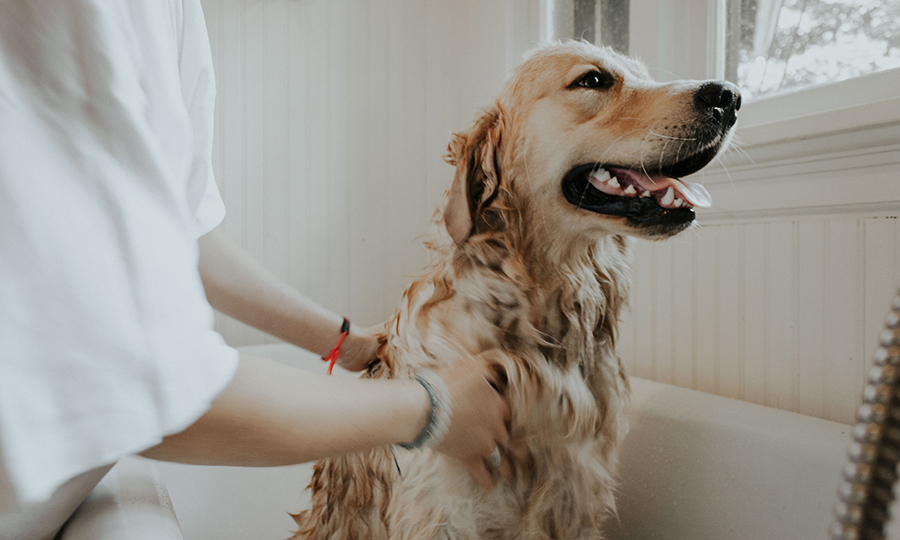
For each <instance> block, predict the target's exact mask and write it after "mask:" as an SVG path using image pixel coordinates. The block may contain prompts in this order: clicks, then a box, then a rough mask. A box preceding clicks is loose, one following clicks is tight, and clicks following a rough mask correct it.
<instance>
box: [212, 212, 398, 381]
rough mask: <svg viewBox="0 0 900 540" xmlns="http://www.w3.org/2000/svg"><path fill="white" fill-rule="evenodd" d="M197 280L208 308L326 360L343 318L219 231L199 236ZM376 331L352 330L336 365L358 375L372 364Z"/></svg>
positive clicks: (336, 339)
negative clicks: (198, 278) (263, 265)
mask: <svg viewBox="0 0 900 540" xmlns="http://www.w3.org/2000/svg"><path fill="white" fill-rule="evenodd" d="M199 245H200V276H201V278H202V279H203V287H204V288H205V289H206V296H207V299H208V300H209V303H210V305H212V306H213V307H214V308H215V309H217V310H219V311H221V312H222V313H225V314H226V315H229V316H231V317H234V318H235V319H237V320H239V321H241V322H244V323H247V324H249V325H250V326H253V327H254V328H257V329H259V330H262V331H264V332H266V333H268V334H271V335H273V336H275V337H278V338H280V339H282V340H284V341H286V342H288V343H291V344H294V345H297V346H298V347H301V348H303V349H306V350H308V351H311V352H313V353H316V354H318V355H319V356H325V355H327V354H328V353H329V352H330V351H331V349H332V348H333V347H334V346H335V345H336V344H337V342H338V339H339V338H340V329H341V322H342V320H343V317H341V316H340V315H337V314H335V313H333V312H331V311H329V310H327V309H325V308H323V307H322V306H320V305H319V304H317V303H315V302H314V301H312V300H311V299H310V298H308V297H306V296H304V295H303V294H301V293H300V292H299V291H297V290H296V289H294V288H292V287H290V286H289V285H288V284H286V283H284V282H283V281H282V280H280V279H278V278H277V277H276V276H275V275H273V274H272V273H271V272H269V271H268V270H266V269H265V268H263V267H262V265H260V264H258V263H257V262H256V261H254V260H253V259H252V258H251V257H250V256H249V255H248V254H247V253H245V252H244V251H242V250H240V249H238V248H237V247H235V246H234V245H232V244H231V243H230V242H229V241H228V239H227V238H225V235H224V234H222V232H220V231H218V230H213V231H212V232H210V233H207V234H206V235H204V236H202V237H201V238H200V240H199ZM379 329H380V327H379V326H372V327H358V326H355V325H354V326H351V328H350V333H349V334H348V335H347V338H346V339H345V340H344V342H343V344H342V345H341V354H340V356H339V357H338V364H339V365H340V366H341V367H344V368H346V369H349V370H351V371H360V370H362V369H364V368H365V367H366V365H368V364H369V362H371V361H372V360H373V359H374V358H375V349H376V348H377V346H378V343H377V339H376V334H377V332H378V331H379Z"/></svg>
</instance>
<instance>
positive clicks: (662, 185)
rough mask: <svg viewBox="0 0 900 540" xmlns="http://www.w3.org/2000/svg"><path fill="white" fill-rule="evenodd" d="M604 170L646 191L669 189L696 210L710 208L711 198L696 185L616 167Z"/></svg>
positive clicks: (701, 187)
mask: <svg viewBox="0 0 900 540" xmlns="http://www.w3.org/2000/svg"><path fill="white" fill-rule="evenodd" d="M606 170H608V171H609V173H610V174H611V175H613V176H615V177H616V178H627V179H628V180H630V181H631V182H633V183H635V184H637V185H639V186H641V187H642V188H644V189H645V190H647V191H650V192H653V191H660V190H664V189H668V188H669V187H671V188H672V189H674V190H675V191H676V192H678V193H679V194H680V195H681V197H682V198H683V199H684V200H686V201H687V202H689V203H690V204H691V206H694V207H697V208H709V207H710V206H712V197H710V195H709V192H708V191H706V188H704V187H703V186H701V185H700V184H697V183H692V182H682V181H681V180H678V179H676V178H670V177H668V176H663V175H661V174H652V175H648V174H646V173H644V172H641V171H635V170H633V169H620V168H618V167H606Z"/></svg>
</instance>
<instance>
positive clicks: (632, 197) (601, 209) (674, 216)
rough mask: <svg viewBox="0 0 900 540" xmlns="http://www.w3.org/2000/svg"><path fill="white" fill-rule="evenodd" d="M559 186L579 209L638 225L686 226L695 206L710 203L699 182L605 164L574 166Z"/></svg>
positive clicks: (692, 216)
mask: <svg viewBox="0 0 900 540" xmlns="http://www.w3.org/2000/svg"><path fill="white" fill-rule="evenodd" d="M674 169H675V168H674V167H673V168H669V169H668V170H667V171H666V172H670V171H671V170H674ZM691 172H693V171H691ZM670 174H671V172H670ZM562 187H563V194H564V195H565V197H566V200H568V201H569V202H570V203H571V204H573V205H575V206H577V207H578V208H583V209H585V210H590V211H591V212H596V213H598V214H605V215H610V216H621V217H625V218H627V219H628V220H629V221H630V222H631V224H632V225H634V226H638V227H654V226H658V225H663V226H667V225H668V226H676V227H678V226H679V225H685V226H686V225H687V224H689V223H690V222H692V221H693V220H694V210H693V209H694V208H708V207H709V206H711V204H712V198H711V197H710V196H709V193H708V192H707V191H706V189H704V188H703V186H701V185H700V184H695V183H690V182H683V181H681V180H678V179H677V178H675V177H674V176H668V175H666V174H664V173H663V172H652V171H651V172H645V171H642V170H636V169H628V168H622V167H616V166H614V165H607V164H596V163H588V164H585V165H579V166H578V167H575V168H574V169H572V170H571V171H570V172H569V173H568V174H567V175H566V177H565V178H564V179H563V185H562Z"/></svg>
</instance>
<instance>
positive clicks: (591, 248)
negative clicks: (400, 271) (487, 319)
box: [452, 228, 631, 365]
mask: <svg viewBox="0 0 900 540" xmlns="http://www.w3.org/2000/svg"><path fill="white" fill-rule="evenodd" d="M521 238H523V236H522V235H518V234H514V233H513V232H511V230H510V229H508V228H507V229H505V230H500V231H493V232H492V233H487V234H481V235H477V236H474V237H472V238H470V240H469V241H468V242H467V243H466V244H463V245H461V246H456V248H455V249H454V255H453V257H452V260H453V263H452V264H453V267H454V277H455V279H456V280H466V279H481V280H484V279H485V276H489V278H490V280H491V282H493V283H495V287H498V288H499V287H502V286H503V285H502V284H503V282H504V281H505V282H507V283H510V284H513V285H515V286H514V287H511V289H513V290H516V291H522V293H521V294H522V296H523V298H522V301H523V302H525V303H526V304H527V306H528V307H527V309H525V310H524V313H523V315H524V317H525V318H527V319H528V320H527V321H518V323H511V324H516V325H517V326H516V328H514V329H510V328H501V330H503V332H502V335H503V336H507V339H510V338H512V339H514V337H515V335H516V334H517V333H522V332H529V328H528V327H531V328H533V331H535V332H536V333H538V334H539V335H540V336H543V338H544V340H545V341H546V342H547V346H546V347H544V348H543V352H544V354H545V355H546V356H548V357H549V358H552V359H553V360H554V361H556V362H558V363H564V364H567V365H572V364H573V363H574V364H582V363H584V362H586V361H590V359H592V358H599V357H608V356H609V355H613V356H614V354H615V352H614V351H615V340H616V335H617V329H616V325H617V322H618V320H619V316H620V312H621V310H622V309H623V307H624V305H625V302H626V299H627V295H628V291H629V284H630V281H631V276H630V273H631V270H630V264H629V243H628V241H627V239H626V238H625V237H623V236H619V235H605V236H599V237H596V236H594V237H587V236H583V237H580V238H577V239H575V240H574V241H566V242H560V241H559V239H558V238H557V239H552V238H544V239H537V238H533V239H532V240H531V241H528V242H525V241H522V240H520V239H521ZM462 289H466V288H465V287H463V288H462ZM481 301H483V300H481ZM488 309H494V310H496V311H497V317H496V320H498V321H508V320H509V317H508V316H506V317H504V316H503V315H504V314H506V312H508V311H509V306H508V305H503V303H502V302H498V304H497V305H495V306H488ZM522 322H525V323H527V324H526V325H525V326H522V325H521V323H522ZM524 341H528V340H527V339H526V340H524ZM508 345H509V346H514V345H515V344H514V343H508Z"/></svg>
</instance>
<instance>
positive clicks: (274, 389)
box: [142, 356, 508, 487]
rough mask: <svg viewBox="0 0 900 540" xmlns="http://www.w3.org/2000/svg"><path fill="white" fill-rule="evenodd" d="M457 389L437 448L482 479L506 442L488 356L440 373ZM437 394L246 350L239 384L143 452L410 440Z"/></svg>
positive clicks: (214, 460)
mask: <svg viewBox="0 0 900 540" xmlns="http://www.w3.org/2000/svg"><path fill="white" fill-rule="evenodd" d="M438 374H439V375H440V376H441V377H442V378H443V380H444V381H445V382H446V384H447V387H448V390H449V392H450V394H451V396H452V398H451V399H452V402H453V413H452V419H451V423H450V430H449V431H448V433H447V437H446V438H445V439H444V441H443V443H442V444H440V445H439V446H438V447H437V448H436V449H437V450H438V451H439V452H443V453H445V454H447V455H449V456H451V457H453V458H456V459H458V460H459V461H461V462H462V463H463V464H464V465H465V466H466V467H467V468H468V469H469V471H471V473H472V475H473V477H474V478H475V479H476V480H477V481H478V482H479V483H481V484H482V485H485V486H486V487H489V486H490V485H492V484H493V482H494V479H493V477H492V476H491V473H490V472H489V471H488V470H487V468H486V467H485V464H484V458H486V457H488V456H489V455H490V454H491V452H492V451H493V449H494V447H495V446H496V445H498V444H499V445H501V446H503V445H505V444H506V443H507V437H508V435H507V431H506V426H505V422H506V420H507V419H508V411H507V407H506V405H505V403H504V402H503V400H502V398H501V397H500V395H499V394H497V392H496V391H495V390H494V389H493V388H492V387H491V386H490V385H489V384H488V383H487V382H486V379H485V376H486V375H488V371H487V369H486V368H485V366H483V365H482V364H481V363H478V362H476V361H474V360H468V359H463V360H460V361H458V362H456V363H455V364H454V365H453V366H451V367H450V368H446V369H444V370H442V371H440V372H439V373H438ZM428 410H429V401H428V396H427V393H426V392H425V390H424V388H423V387H422V386H421V385H420V384H419V383H418V382H416V381H414V380H366V379H350V378H344V377H340V378H339V377H326V376H323V375H318V374H314V373H310V372H307V371H303V370H299V369H295V368H292V367H289V366H285V365H283V364H279V363H277V362H273V361H270V360H264V359H260V358H254V357H250V356H242V358H241V362H240V366H239V367H238V370H237V373H236V374H235V377H234V379H233V380H232V382H231V384H230V385H229V386H228V387H227V388H226V390H225V391H224V392H223V393H222V394H221V395H220V396H219V398H218V399H216V400H215V401H214V402H213V404H212V407H211V409H210V410H209V411H208V412H207V413H206V414H205V415H203V416H202V417H201V418H200V419H199V420H198V421H197V422H195V423H194V424H193V425H191V426H190V427H188V428H187V429H186V430H184V431H182V432H181V433H177V434H174V435H170V436H168V437H165V438H164V439H163V442H162V443H160V444H159V445H157V446H155V447H153V448H150V449H148V450H146V451H144V452H142V455H144V456H145V457H149V458H153V459H160V460H164V461H177V462H181V463H194V464H204V465H234V466H278V465H289V464H293V463H303V462H307V461H313V460H316V459H319V458H323V457H328V456H334V455H340V454H344V453H349V452H355V451H361V450H366V449H369V448H374V447H378V446H383V445H388V444H394V443H402V442H409V441H411V440H413V439H415V438H416V436H417V435H418V434H419V432H420V431H421V430H422V428H423V427H424V424H425V422H426V418H427V415H428Z"/></svg>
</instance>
